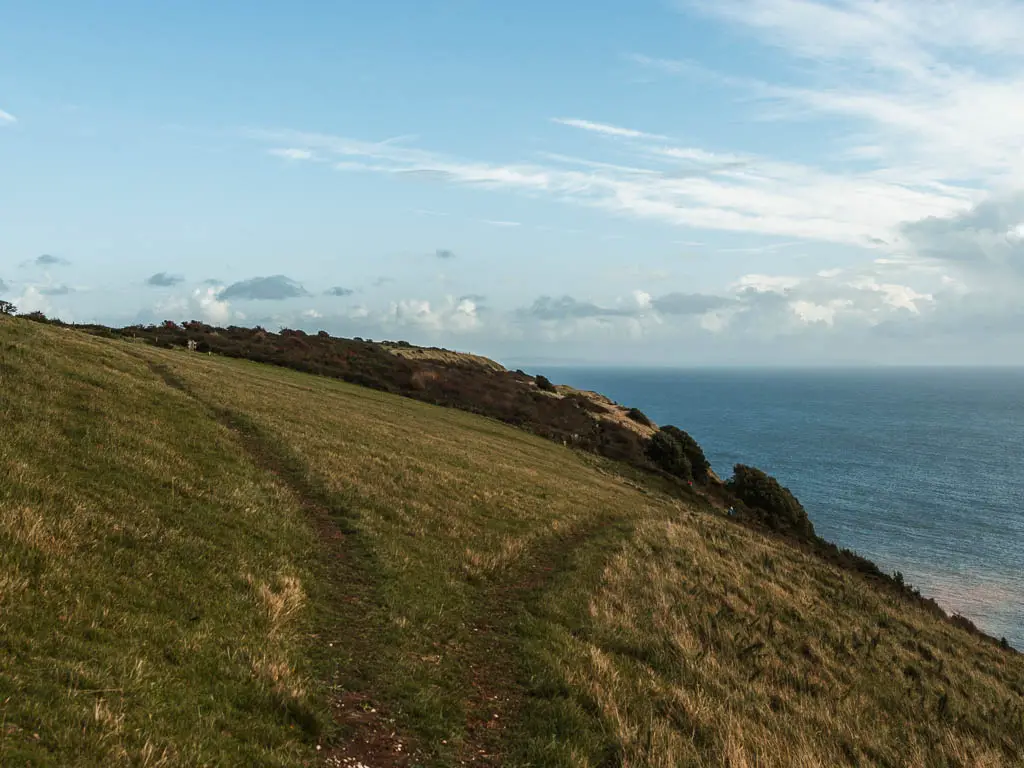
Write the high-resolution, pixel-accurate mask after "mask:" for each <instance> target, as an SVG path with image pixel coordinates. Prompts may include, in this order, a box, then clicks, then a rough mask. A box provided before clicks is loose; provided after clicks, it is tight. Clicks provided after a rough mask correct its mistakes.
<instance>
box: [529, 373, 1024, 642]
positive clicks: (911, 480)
mask: <svg viewBox="0 0 1024 768" xmlns="http://www.w3.org/2000/svg"><path fill="white" fill-rule="evenodd" d="M542 372H543V373H545V374H546V375H547V376H549V378H551V379H552V380H553V381H555V382H557V383H562V384H569V385H571V386H574V387H577V388H580V389H590V390H596V391H598V392H601V393H602V394H605V395H607V396H608V397H611V398H612V399H613V400H615V401H616V402H619V403H622V404H625V405H629V406H634V407H637V408H640V409H641V410H642V411H644V412H645V413H646V414H647V415H648V416H650V418H651V419H653V420H654V421H655V422H657V423H658V424H675V425H676V426H679V427H681V428H683V429H685V430H686V431H688V432H689V433H690V434H691V435H693V436H694V438H696V439H697V441H698V442H699V443H700V444H701V445H702V446H703V447H704V450H705V452H706V454H707V456H708V458H709V460H710V461H711V464H712V466H713V467H714V469H715V470H716V471H717V472H718V474H719V475H721V476H722V477H723V479H724V478H725V477H727V476H728V475H729V474H731V471H732V466H733V465H734V464H736V463H738V462H739V463H744V464H751V465H754V466H757V467H760V468H761V469H764V470H765V471H767V472H769V473H770V474H772V475H775V476H776V477H777V478H778V479H779V480H780V482H782V484H783V485H786V486H788V487H789V488H790V490H792V491H793V493H794V494H796V496H797V498H799V499H800V501H801V502H802V503H803V505H804V506H805V507H806V509H807V511H808V514H809V515H810V517H811V520H812V521H813V522H814V525H815V528H816V530H817V531H818V533H819V534H820V535H821V536H823V537H824V538H826V539H829V540H831V541H834V542H836V543H837V544H839V545H840V546H843V547H849V548H851V549H853V550H855V551H857V552H859V553H860V554H862V555H864V556H866V557H868V558H869V559H871V560H874V561H875V562H876V563H877V564H878V565H879V566H880V567H881V568H882V569H883V570H886V571H888V572H893V571H897V570H898V571H901V572H902V573H903V575H904V577H905V578H906V580H907V581H908V582H909V583H911V584H913V585H914V586H916V587H918V588H919V589H920V590H921V592H922V593H924V594H925V595H927V596H930V597H934V598H935V599H936V600H937V601H938V602H939V603H940V604H941V605H942V606H943V607H944V608H945V609H946V610H947V611H950V612H957V613H960V614H962V615H964V616H967V617H968V618H970V619H971V620H973V621H974V622H975V623H976V624H977V625H978V626H979V627H980V628H981V629H983V630H985V631H986V632H989V633H990V634H993V635H995V636H996V637H1006V638H1007V640H1009V641H1010V643H1011V644H1013V645H1014V646H1015V647H1016V648H1018V649H1024V370H976V369H975V370H967V369H957V370H947V369H942V370H939V369H874V370H859V371H851V370H828V371H825V370H820V371H806V370H800V371H793V370H791V371H767V370H674V371H669V370H647V371H638V370H621V369H620V370H608V369H604V370H602V369H583V368H572V369H570V368H549V369H547V370H544V371H542Z"/></svg>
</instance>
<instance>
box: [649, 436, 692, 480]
mask: <svg viewBox="0 0 1024 768" xmlns="http://www.w3.org/2000/svg"><path fill="white" fill-rule="evenodd" d="M647 458H649V459H650V460H651V461H652V462H654V464H655V466H657V467H659V468H661V469H663V470H665V471H666V472H668V473H669V474H670V475H675V476H676V477H679V478H682V479H683V480H689V479H690V478H691V477H693V468H692V467H691V466H690V460H689V459H688V458H686V454H685V453H684V452H683V446H682V445H680V444H679V441H678V440H676V439H675V438H673V437H672V435H670V434H668V433H667V432H665V431H664V430H660V431H658V432H655V433H654V436H653V437H652V438H651V439H650V441H648V443H647Z"/></svg>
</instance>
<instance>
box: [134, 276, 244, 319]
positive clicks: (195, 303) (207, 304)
mask: <svg viewBox="0 0 1024 768" xmlns="http://www.w3.org/2000/svg"><path fill="white" fill-rule="evenodd" d="M223 290H224V287H223V286H219V285H208V286H204V287H202V288H196V289H194V290H193V291H192V292H191V293H189V294H188V295H187V296H172V297H170V298H167V299H164V300H162V301H159V302H157V303H156V304H155V305H154V307H153V313H154V314H155V315H156V316H157V317H160V318H161V319H165V320H202V321H203V322H206V323H210V324H211V325H219V326H226V325H229V324H230V322H231V321H232V320H236V319H238V320H241V319H244V315H242V314H241V313H240V312H234V311H233V310H232V309H231V304H230V302H227V301H222V300H221V299H220V294H221V292H222V291H223Z"/></svg>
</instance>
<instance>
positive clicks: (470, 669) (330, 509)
mask: <svg viewBox="0 0 1024 768" xmlns="http://www.w3.org/2000/svg"><path fill="white" fill-rule="evenodd" d="M139 359H141V360H144V361H145V362H146V364H147V365H148V366H149V367H150V369H151V370H152V371H153V372H154V373H155V374H157V375H159V376H160V377H161V378H162V379H163V380H164V381H165V382H166V384H167V385H168V386H169V387H172V388H174V389H176V390H178V391H180V392H182V393H184V394H185V395H187V396H188V397H190V398H192V399H193V400H194V401H196V402H197V403H199V404H200V405H202V406H203V407H204V408H206V409H207V410H208V411H209V413H210V414H211V417H213V418H215V419H216V420H217V421H219V422H220V423H221V424H223V425H224V426H225V427H227V428H228V429H229V430H231V432H232V433H233V435H234V436H235V439H236V440H237V442H238V444H239V445H240V446H241V447H242V448H243V449H244V450H245V451H246V452H247V454H248V455H249V456H250V458H251V460H252V461H253V462H254V463H255V464H256V465H257V466H259V467H261V468H262V469H264V470H265V471H267V472H269V473H271V474H273V475H274V476H275V477H277V478H278V479H279V480H280V481H281V482H282V483H284V484H285V485H286V486H287V487H288V488H289V489H290V490H291V491H292V493H293V495H294V496H295V498H296V499H297V500H298V502H299V504H300V505H301V506H302V507H303V508H304V509H305V510H306V512H307V514H308V515H309V517H310V519H311V520H312V521H313V522H314V524H315V525H316V528H317V531H318V532H319V534H320V538H321V540H322V541H323V542H324V553H325V560H326V569H327V574H326V575H327V579H328V580H329V582H330V583H329V585H327V586H326V589H327V590H328V592H329V594H328V595H327V597H328V599H327V601H326V602H327V603H328V604H329V605H330V606H331V608H330V611H329V613H328V615H326V616H323V617H321V620H320V621H319V622H318V624H319V626H320V627H321V631H320V633H319V634H318V636H316V637H315V638H314V651H313V653H314V656H315V659H314V660H315V663H316V666H317V668H319V669H321V670H324V671H325V674H326V678H327V681H328V687H329V689H330V693H329V696H328V698H329V701H330V706H331V708H332V713H333V716H334V720H335V722H336V723H337V725H338V727H339V731H340V737H339V738H337V739H336V740H335V743H333V744H330V743H328V744H325V745H324V749H322V750H321V755H322V758H323V764H324V765H328V766H337V767H339V768H346V767H347V768H392V767H405V766H414V765H423V764H436V760H434V759H432V758H431V753H432V750H430V749H420V748H418V746H417V743H416V739H415V737H414V736H413V735H411V734H407V733H402V732H401V729H400V728H398V727H397V724H396V723H395V721H394V720H393V719H392V718H390V717H388V715H387V713H386V712H385V711H384V707H383V706H382V703H381V702H380V700H379V695H375V691H374V688H375V686H374V681H373V679H372V672H370V673H368V674H367V673H366V672H367V670H368V669H369V667H370V666H371V664H370V663H367V664H366V665H364V669H363V670H360V669H358V667H359V666H360V665H359V664H358V659H360V658H363V659H375V660H376V662H375V663H378V664H379V663H380V659H381V656H382V654H384V655H386V654H387V653H388V652H389V649H388V648H387V647H385V646H384V644H380V643H374V642H373V638H375V637H377V636H378V635H379V630H380V627H381V626H382V622H383V621H384V615H383V611H382V609H381V605H382V602H381V600H380V599H379V596H378V587H379V585H378V583H377V579H378V578H379V577H378V576H377V574H380V573H381V569H380V567H379V564H378V563H377V561H376V558H375V556H374V554H373V550H372V547H371V545H370V542H368V541H364V539H363V537H362V535H361V534H360V532H359V524H358V523H359V521H358V518H357V516H356V515H354V514H353V513H352V511H351V510H349V509H347V508H346V507H345V505H344V504H343V503H342V502H341V500H340V499H339V498H338V496H337V495H336V494H335V493H333V492H332V491H330V490H329V489H328V487H327V486H326V485H325V484H324V483H323V482H322V481H321V480H320V479H319V478H317V477H316V476H315V473H312V472H311V471H310V470H309V469H308V467H307V466H306V465H305V463H304V462H303V461H302V459H301V458H299V457H298V456H297V455H296V454H294V453H293V452H292V451H291V450H290V449H289V448H288V447H287V445H286V444H285V443H284V441H282V440H279V439H277V438H276V436H275V435H273V434H272V433H271V432H269V431H268V430H267V429H266V428H264V427H262V426H261V425H259V424H258V423H256V422H255V421H254V420H252V419H251V418H250V417H248V416H246V415H245V414H242V413H239V412H236V411H233V410H231V409H230V408H225V407H222V406H219V405H217V404H214V403H211V402H209V401H207V400H205V399H204V398H203V397H201V396H200V395H199V394H198V393H196V392H195V391H194V390H192V388H190V387H189V386H188V384H187V382H186V381H185V380H184V379H182V378H181V377H180V376H178V375H177V374H175V373H174V371H173V370H172V369H171V368H170V367H169V366H168V365H166V364H163V363H156V362H153V361H151V360H147V359H145V358H143V357H141V356H140V357H139ZM631 529H632V526H631V524H630V522H629V521H628V520H626V519H625V518H624V517H623V516H622V515H620V514H616V513H613V512H601V513H595V515H594V516H593V517H592V518H590V519H588V520H586V521H585V522H583V523H582V524H581V525H579V526H578V527H577V528H576V529H574V530H571V531H568V532H566V533H562V534H560V535H555V536H553V537H550V538H548V539H545V540H543V541H541V542H540V543H539V544H538V545H536V546H535V547H534V548H533V549H532V550H531V551H528V552H527V553H526V554H524V556H523V557H521V558H520V559H519V561H518V562H517V563H516V564H514V565H513V566H512V567H511V568H509V569H508V570H507V571H506V572H504V573H503V574H501V576H500V578H499V579H498V580H496V581H494V582H491V583H488V584H485V585H483V586H482V587H481V589H480V593H479V596H478V598H477V599H476V600H475V601H474V608H473V610H472V611H471V613H470V615H469V616H467V622H468V623H469V624H470V626H471V627H472V630H473V631H472V638H473V641H472V642H471V644H469V645H468V647H465V648H464V649H462V650H461V651H460V652H459V657H460V658H459V660H458V662H459V664H461V665H462V667H463V670H464V675H465V680H466V688H465V692H464V696H465V698H464V701H463V704H464V708H465V711H466V726H465V737H464V740H463V745H462V750H461V754H460V758H461V764H463V765H481V766H498V765H502V764H504V763H505V762H506V761H507V759H508V757H509V755H510V752H513V751H514V749H515V745H514V743H513V742H514V741H515V740H516V737H517V735H519V733H520V726H521V722H522V716H523V714H524V708H525V706H526V705H527V686H526V677H527V671H528V670H527V668H526V654H525V649H524V642H526V638H524V636H523V633H522V625H523V622H524V620H525V619H527V618H528V616H529V614H531V613H536V612H537V611H538V610H539V609H540V602H541V600H542V598H543V596H544V593H545V591H546V590H547V589H549V588H550V587H551V586H552V584H553V583H554V582H555V581H556V580H557V579H558V578H560V577H563V576H564V575H566V574H567V573H568V572H570V571H571V570H572V569H573V568H574V567H575V565H574V556H575V554H576V553H578V552H580V551H581V550H583V549H585V548H587V547H588V546H592V545H594V544H595V543H600V542H605V543H609V542H615V541H620V540H622V539H623V538H625V537H627V536H628V535H629V532H630V531H631ZM354 660H355V661H354ZM353 665H354V666H355V667H356V669H353Z"/></svg>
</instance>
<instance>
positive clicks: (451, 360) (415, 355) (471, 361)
mask: <svg viewBox="0 0 1024 768" xmlns="http://www.w3.org/2000/svg"><path fill="white" fill-rule="evenodd" d="M384 349H386V350H387V351H388V352H390V353H391V354H393V355H398V356H399V357H404V358H407V359H409V360H433V361H435V362H438V363H444V364H446V365H474V366H477V367H478V368H483V369H485V370H488V371H504V370H505V366H503V365H502V364H501V363H498V362H496V361H494V360H491V359H490V358H489V357H483V356H482V355H474V354H472V353H470V352H454V351H452V350H450V349H434V348H431V347H397V346H392V345H390V344H385V345H384Z"/></svg>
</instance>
